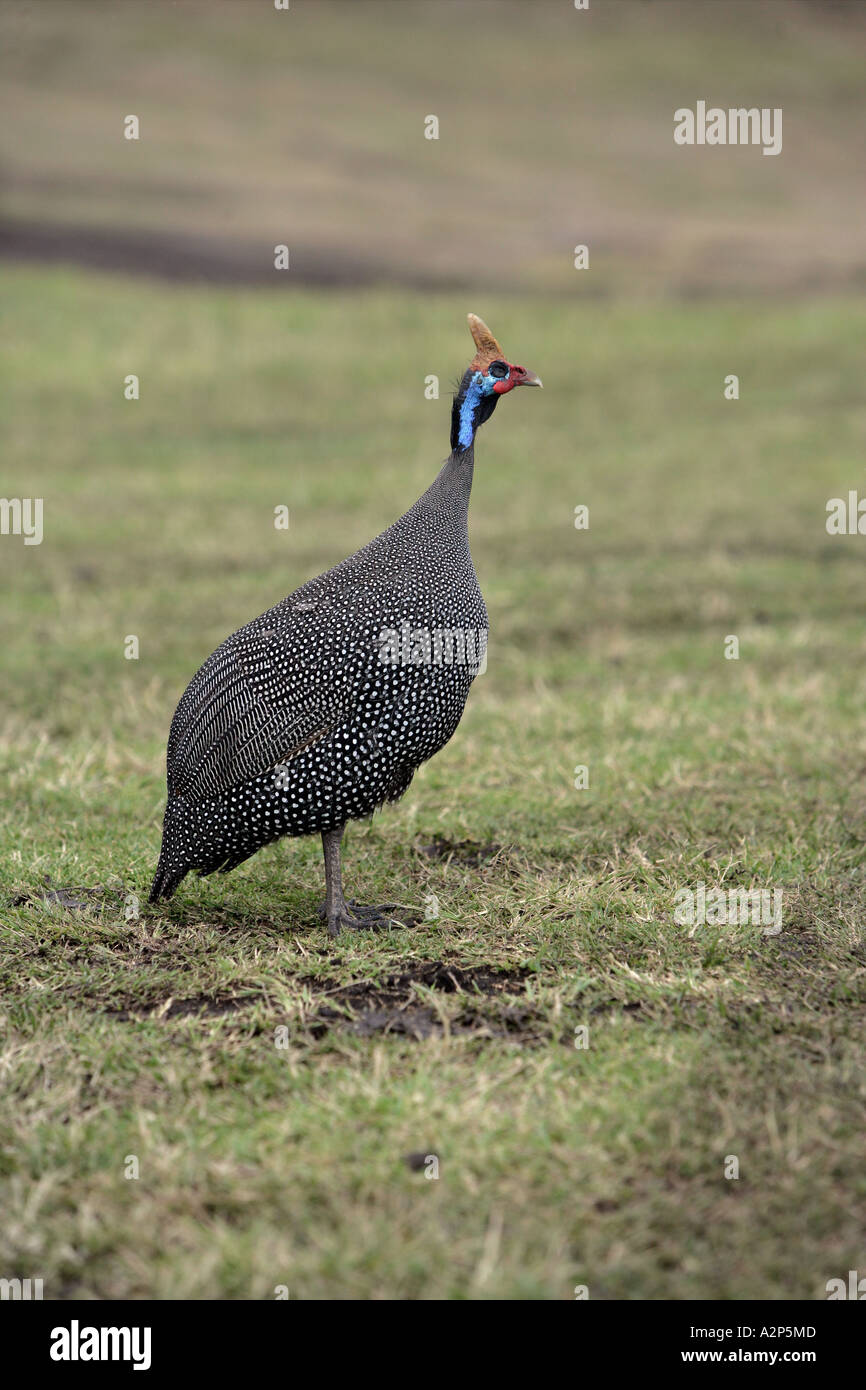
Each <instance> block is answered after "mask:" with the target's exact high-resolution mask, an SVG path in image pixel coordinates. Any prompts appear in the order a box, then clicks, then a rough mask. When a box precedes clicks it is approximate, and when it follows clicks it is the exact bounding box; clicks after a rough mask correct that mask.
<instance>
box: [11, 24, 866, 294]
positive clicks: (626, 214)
mask: <svg viewBox="0 0 866 1390" xmlns="http://www.w3.org/2000/svg"><path fill="white" fill-rule="evenodd" d="M0 17H2V23H3V29H4V32H3V35H2V71H3V76H4V92H3V101H4V120H3V127H2V135H0V160H2V165H0V173H2V191H3V203H2V207H3V221H2V229H0V249H2V250H3V251H4V253H5V254H6V255H7V256H9V255H20V256H28V257H32V258H34V259H37V260H46V259H51V260H56V259H60V260H68V261H75V262H78V263H80V264H90V265H96V264H100V265H105V266H111V267H114V268H116V269H123V270H129V271H131V272H133V273H135V272H138V273H144V272H148V273H158V274H163V275H166V276H177V277H179V278H181V279H185V278H193V277H195V278H199V277H201V278H213V279H217V280H225V281H247V282H253V281H256V280H261V281H268V282H270V283H271V284H274V276H273V273H272V271H271V270H270V268H269V267H270V262H269V259H268V257H267V256H266V255H265V251H264V248H266V247H267V246H268V245H273V244H274V243H277V242H288V243H290V245H291V254H292V272H291V276H290V277H284V278H283V280H282V281H279V283H280V284H281V286H282V287H283V288H286V289H289V288H291V287H293V286H296V285H298V284H330V285H342V286H352V285H358V284H369V283H373V282H384V283H387V284H405V285H412V286H428V287H437V286H438V287H452V286H463V285H466V286H471V287H472V288H474V289H477V290H480V289H482V288H485V289H486V288H493V289H499V290H504V291H509V292H512V291H515V290H533V291H536V292H537V291H546V292H549V293H558V294H567V295H569V296H577V295H592V296H610V295H616V294H628V295H635V294H637V295H646V294H657V293H672V294H679V295H699V294H707V293H710V292H712V291H732V290H738V291H747V292H749V293H754V294H768V293H780V292H801V291H803V290H805V289H807V288H811V289H816V288H844V287H847V286H851V285H858V284H859V285H860V286H862V285H863V281H864V274H866V271H864V253H863V236H862V228H863V224H864V220H866V183H864V179H863V177H862V174H863V168H864V163H866V130H864V123H863V120H862V83H863V54H864V36H866V9H864V7H863V6H862V5H859V4H857V3H838V0H728V2H726V3H724V4H719V3H716V2H715V0H594V3H593V4H592V5H591V6H590V9H589V10H588V11H586V12H578V11H576V10H575V9H574V6H573V4H572V3H571V2H570V0H532V3H520V0H435V3H423V0H420V2H418V3H413V0H381V3H377V0H334V2H333V3H329V0H292V4H291V8H290V9H289V10H287V11H284V12H276V11H275V10H274V7H273V4H272V3H271V0H201V2H200V3H199V0H180V3H170V0H151V2H150V3H148V4H136V3H134V2H133V0H119V3H117V2H116V0H93V2H92V3H91V0H38V3H37V0H33V3H28V0H4V3H3V4H2V6H0ZM697 99H705V100H707V101H708V103H709V104H713V103H714V102H717V103H718V104H721V105H723V106H724V107H728V106H747V107H749V106H753V105H757V106H763V107H771V108H772V107H782V108H783V109H784V153H783V157H776V158H769V157H763V156H762V155H761V154H760V152H759V150H757V149H755V150H751V151H743V150H741V149H739V148H723V147H719V148H715V149H712V150H709V149H707V148H703V149H701V148H698V147H694V148H684V147H678V146H676V145H675V144H674V142H673V138H672V126H673V121H672V117H673V112H674V110H675V109H676V108H677V107H680V106H683V105H687V106H692V107H694V104H695V101H696V100H697ZM127 113H135V114H137V115H139V117H140V120H141V126H142V136H141V139H140V141H139V142H138V143H133V142H128V141H126V140H124V139H121V138H120V136H121V132H122V118H123V116H124V115H125V114H127ZM428 114H433V115H436V116H437V117H438V119H439V122H440V137H439V139H438V140H435V141H434V140H426V139H424V117H425V116H426V115H428ZM578 242H584V243H587V244H589V245H590V246H591V248H592V250H591V265H592V274H591V275H583V276H581V275H575V274H574V272H573V269H572V257H571V255H570V248H571V247H572V246H573V245H574V244H575V243H578Z"/></svg>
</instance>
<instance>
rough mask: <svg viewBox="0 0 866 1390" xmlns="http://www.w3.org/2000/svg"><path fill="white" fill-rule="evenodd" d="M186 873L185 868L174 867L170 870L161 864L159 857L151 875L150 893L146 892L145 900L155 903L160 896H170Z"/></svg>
mask: <svg viewBox="0 0 866 1390" xmlns="http://www.w3.org/2000/svg"><path fill="white" fill-rule="evenodd" d="M186 873H187V871H186V869H175V870H174V871H173V872H172V870H170V869H169V868H167V867H166V866H165V865H163V862H162V858H160V862H159V864H158V865H157V870H156V873H155V874H154V877H153V883H152V884H151V885H150V893H149V894H148V897H147V901H148V902H149V903H157V902H159V900H160V898H170V897H171V895H172V893H173V892H174V890H175V889H176V888H177V886H178V884H179V883H180V882H181V880H182V879H184V878H186Z"/></svg>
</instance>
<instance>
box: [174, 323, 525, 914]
mask: <svg viewBox="0 0 866 1390" xmlns="http://www.w3.org/2000/svg"><path fill="white" fill-rule="evenodd" d="M470 328H471V330H472V334H473V337H474V338H475V342H476V346H477V348H478V353H477V354H476V357H475V359H474V361H473V363H472V364H471V366H470V368H469V370H468V371H467V372H466V374H465V375H464V378H463V380H462V382H461V385H460V388H459V390H458V393H457V396H456V397H455V400H454V406H453V411H452V452H451V455H450V457H449V458H448V459H447V461H446V462H445V464H444V465H443V467H442V469H441V471H440V472H439V474H438V476H437V477H436V479H435V480H434V482H433V483H432V484H431V486H430V487H429V488H428V489H427V491H426V492H425V493H424V494H423V496H421V497H420V498H419V499H418V501H417V502H416V503H415V504H414V506H412V507H411V508H410V509H409V511H408V512H406V513H405V515H404V516H402V517H400V519H399V520H398V521H395V522H394V524H393V525H392V526H390V527H389V528H388V530H387V531H383V532H382V534H381V535H379V536H377V537H376V539H375V540H373V541H371V542H370V543H369V544H368V545H366V546H364V548H363V549H362V550H359V551H358V552H357V553H356V554H355V555H352V556H350V557H349V558H348V559H347V560H344V561H343V562H342V564H339V565H337V566H336V567H335V568H334V569H332V570H329V571H328V572H327V573H326V574H322V575H319V576H318V577H317V578H315V579H311V580H309V581H308V583H306V584H304V585H303V586H302V587H301V588H300V589H296V590H295V592H294V593H292V594H290V595H289V596H288V598H285V599H283V600H282V602H281V603H278V604H277V605H276V606H275V607H274V608H270V609H269V610H268V611H267V612H266V613H263V614H262V615H261V617H259V618H256V619H254V621H253V622H251V623H248V624H247V625H246V626H245V627H242V628H240V629H239V630H238V631H237V632H235V633H234V634H233V635H232V636H231V637H229V638H227V639H226V641H225V642H223V643H222V645H221V646H219V647H218V648H217V649H216V651H215V652H214V653H213V654H212V655H211V656H210V657H208V659H207V661H206V662H205V663H204V665H203V666H202V667H201V669H200V670H199V671H198V673H197V674H196V675H195V676H194V677H193V679H192V681H191V682H190V684H189V686H188V687H187V689H186V691H185V693H184V695H183V697H182V699H181V701H180V704H179V705H178V707H177V710H176V711H175V715H174V719H173V720H172V725H171V731H170V733H169V739H168V752H167V770H168V777H167V781H168V802H167V805H166V811H165V821H164V826H163V840H162V851H161V854H160V858H159V865H158V867H157V871H156V876H155V878H154V881H153V886H152V888H151V892H150V899H151V901H152V902H155V901H156V900H157V899H159V898H161V897H170V896H171V894H172V893H173V892H174V890H175V888H176V887H177V885H178V884H179V883H180V881H181V879H183V877H184V876H185V875H186V874H187V873H188V872H189V871H190V870H191V869H196V870H198V871H199V873H202V874H207V873H211V872H213V871H214V870H217V869H219V870H222V871H223V872H227V871H228V870H230V869H233V868H235V867H236V866H237V865H238V864H241V863H242V862H243V861H244V860H245V859H248V858H249V856H250V855H252V854H255V852H256V850H258V849H261V848H262V846H263V845H266V844H269V843H270V842H271V841H273V840H276V839H278V838H280V837H281V836H283V835H290V836H297V835H309V834H311V833H313V832H315V831H319V832H321V833H322V836H323V843H324V849H325V868H326V879H327V885H328V897H327V903H326V916H327V920H328V925H329V929H330V931H331V933H332V934H333V935H336V934H337V933H338V932H339V929H340V926H341V925H353V926H356V925H370V924H371V923H372V922H373V921H374V920H378V918H376V914H375V913H374V912H373V910H368V909H355V910H352V909H350V907H349V905H348V904H347V903H346V901H345V898H344V897H343V892H342V883H341V871H340V854H339V846H340V837H341V835H342V832H343V828H344V826H345V824H346V822H347V821H349V820H356V819H359V818H362V817H365V816H369V815H370V814H371V813H372V812H373V811H375V810H376V809H377V807H379V806H381V805H382V804H383V803H385V802H387V801H394V800H396V799H397V798H398V797H400V796H402V795H403V793H404V792H405V791H406V788H407V787H408V786H409V783H410V782H411V780H412V777H413V775H414V773H415V770H416V768H418V767H419V765H420V764H421V763H422V762H425V761H426V760H427V759H428V758H431V757H432V756H433V754H434V753H437V752H438V751H439V749H440V748H442V746H443V745H444V744H445V743H447V742H448V740H449V739H450V738H451V735H452V734H453V733H454V730H455V729H456V728H457V725H458V723H459V721H460V717H461V715H462V713H463V707H464V705H465V703H466V697H467V695H468V692H469V687H470V685H471V683H472V680H473V677H474V675H475V673H476V671H477V670H478V665H479V658H480V656H481V655H482V654H483V647H484V645H485V643H486V632H487V610H486V608H485V606H484V600H483V598H482V597H481V591H480V589H479V587H478V580H477V578H476V576H475V570H474V567H473V564H472V557H471V555H470V552H469V538H468V529H467V527H468V509H469V494H470V490H471V486H472V472H473V465H474V439H475V432H476V430H477V428H478V426H479V425H480V424H481V423H483V421H484V420H486V419H488V418H489V416H490V415H491V414H492V412H493V409H494V407H495V405H496V403H497V401H498V399H499V396H500V395H502V394H504V393H505V392H506V391H508V390H511V389H512V387H513V386H517V385H540V382H539V380H538V378H537V377H534V376H533V375H532V373H530V372H527V371H525V369H524V368H522V367H517V366H512V365H511V364H509V363H507V362H505V361H504V359H502V354H501V349H500V348H499V346H498V344H497V343H496V341H495V339H494V338H493V337H492V334H490V331H489V329H487V328H486V326H485V325H484V324H483V323H482V322H481V320H480V319H476V318H475V316H474V315H470ZM407 635H408V640H407Z"/></svg>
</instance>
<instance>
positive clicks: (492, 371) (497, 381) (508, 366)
mask: <svg viewBox="0 0 866 1390" xmlns="http://www.w3.org/2000/svg"><path fill="white" fill-rule="evenodd" d="M467 318H468V320H469V331H470V333H471V334H472V338H473V341H474V343H475V347H476V349H477V351H476V353H475V356H474V357H473V359H472V361H471V362H470V363H469V366H468V368H467V370H466V372H465V373H464V375H463V379H462V380H461V382H460V385H459V387H458V390H457V394H456V396H455V397H454V408H453V410H452V414H451V448H452V449H455V450H457V449H468V448H469V446H470V445H471V444H472V443H473V441H474V439H475V431H476V430H477V429H478V426H479V425H483V424H484V422H485V420H489V419H490V416H491V415H492V414H493V411H494V409H495V408H496V403H497V401H498V400H499V397H500V396H504V395H505V394H506V393H507V392H508V391H513V390H514V388H515V386H541V384H542V383H541V377H539V376H536V375H535V372H530V371H528V370H527V368H526V367H521V366H519V365H518V364H517V363H516V362H509V361H508V359H507V358H506V356H505V353H504V352H503V351H502V348H501V347H500V346H499V344H498V343H497V341H496V339H495V338H494V336H493V334H492V333H491V332H490V329H489V328H488V327H487V324H486V323H485V322H484V320H483V319H480V318H479V317H478V315H477V314H468V315H467Z"/></svg>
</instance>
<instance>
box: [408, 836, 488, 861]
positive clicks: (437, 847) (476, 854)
mask: <svg viewBox="0 0 866 1390" xmlns="http://www.w3.org/2000/svg"><path fill="white" fill-rule="evenodd" d="M419 853H420V854H423V855H424V856H425V858H427V859H437V860H445V862H446V863H448V864H459V865H461V866H462V867H463V868H467V869H480V868H482V867H483V865H485V864H490V863H491V862H492V861H493V860H494V859H495V858H496V856H497V855H498V854H501V853H502V845H493V844H491V845H484V844H481V843H480V841H478V840H447V839H446V838H445V836H444V835H434V836H433V839H432V840H431V842H430V844H428V845H421V846H420V847H419Z"/></svg>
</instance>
